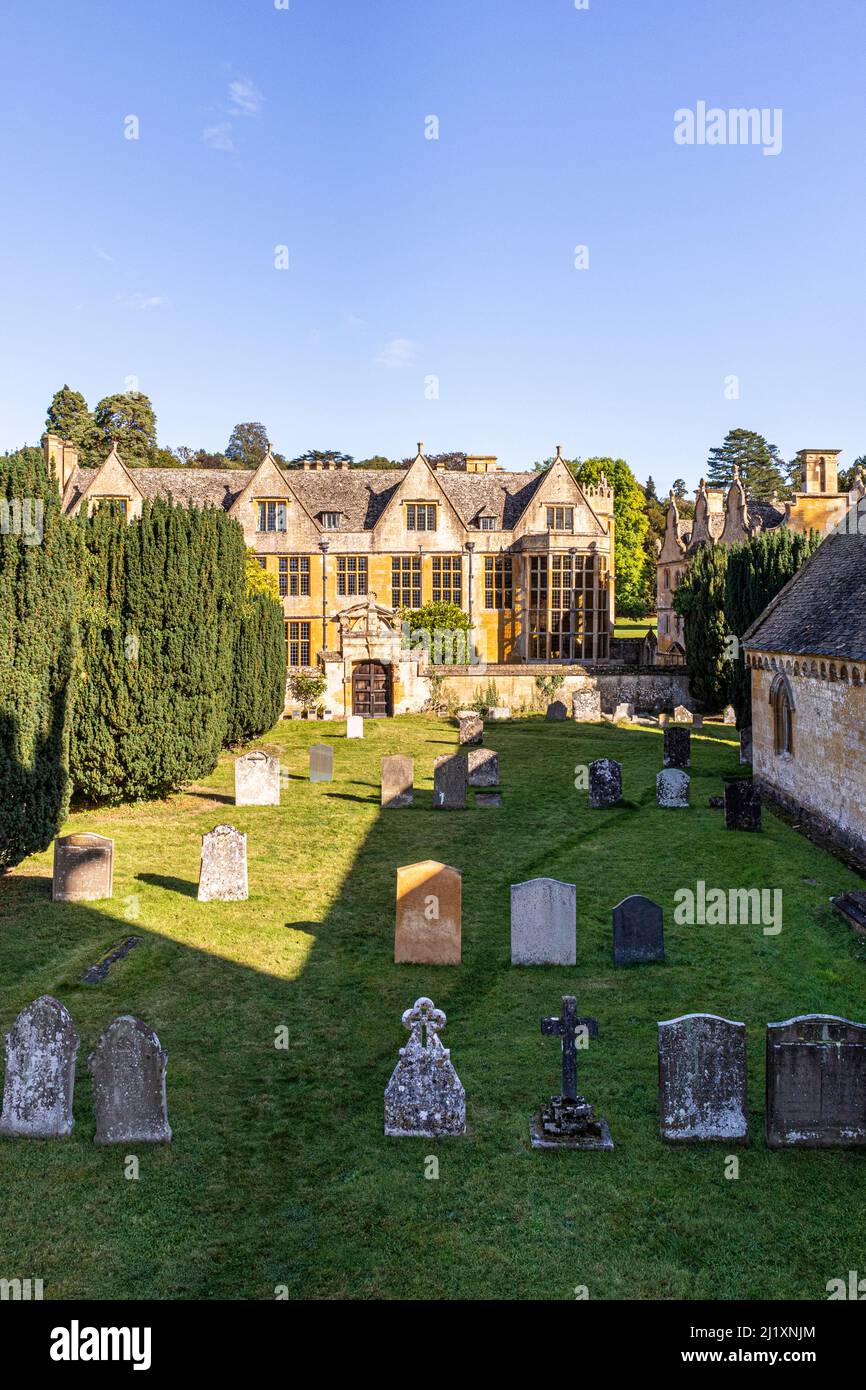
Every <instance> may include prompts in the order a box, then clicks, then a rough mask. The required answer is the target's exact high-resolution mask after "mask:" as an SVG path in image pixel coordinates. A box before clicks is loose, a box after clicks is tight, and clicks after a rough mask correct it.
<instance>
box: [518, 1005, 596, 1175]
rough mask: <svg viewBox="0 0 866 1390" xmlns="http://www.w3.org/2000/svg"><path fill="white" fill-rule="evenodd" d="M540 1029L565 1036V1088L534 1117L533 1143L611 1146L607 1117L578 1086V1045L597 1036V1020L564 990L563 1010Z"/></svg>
mask: <svg viewBox="0 0 866 1390" xmlns="http://www.w3.org/2000/svg"><path fill="white" fill-rule="evenodd" d="M541 1031H542V1033H543V1034H544V1035H545V1036H546V1037H556V1038H561V1040H562V1043H561V1046H562V1091H561V1092H560V1094H559V1095H558V1096H551V1097H550V1100H549V1101H548V1102H547V1104H546V1105H543V1106H542V1107H541V1110H540V1111H539V1112H538V1114H537V1115H535V1116H534V1117H533V1119H532V1121H531V1123H530V1126H529V1138H530V1142H531V1144H532V1147H533V1148H534V1149H602V1150H610V1149H612V1148H613V1141H612V1139H611V1137H610V1130H609V1129H608V1127H607V1120H605V1119H603V1118H602V1117H601V1116H599V1117H598V1118H597V1119H596V1117H595V1114H594V1111H593V1107H592V1106H591V1105H590V1103H589V1101H588V1100H587V1099H586V1097H585V1096H581V1095H579V1094H578V1090H577V1053H578V1048H582V1047H586V1046H587V1045H588V1043H589V1039H590V1038H591V1037H592V1038H597V1037H598V1023H597V1022H596V1020H595V1019H594V1018H581V1017H580V1016H579V1015H578V1012H577V1000H576V999H575V997H574V995H573V994H564V995H563V996H562V1013H561V1014H560V1016H559V1017H558V1018H543V1019H542V1020H541Z"/></svg>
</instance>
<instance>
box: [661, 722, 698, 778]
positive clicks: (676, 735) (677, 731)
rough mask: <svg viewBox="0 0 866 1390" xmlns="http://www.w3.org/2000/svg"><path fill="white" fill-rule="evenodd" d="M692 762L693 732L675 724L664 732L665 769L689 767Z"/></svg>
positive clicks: (663, 760)
mask: <svg viewBox="0 0 866 1390" xmlns="http://www.w3.org/2000/svg"><path fill="white" fill-rule="evenodd" d="M691 760H692V731H691V729H685V728H683V727H682V726H681V725H677V724H674V725H672V726H671V727H670V728H669V729H665V732H664V756H663V759H662V762H663V765H664V766H665V767H689V766H690V765H691Z"/></svg>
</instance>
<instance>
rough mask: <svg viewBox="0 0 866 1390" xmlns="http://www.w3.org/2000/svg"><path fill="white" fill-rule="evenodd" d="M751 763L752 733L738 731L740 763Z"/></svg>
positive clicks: (748, 730) (742, 730)
mask: <svg viewBox="0 0 866 1390" xmlns="http://www.w3.org/2000/svg"><path fill="white" fill-rule="evenodd" d="M751 761H752V731H751V729H741V730H740V762H741V763H750V762H751Z"/></svg>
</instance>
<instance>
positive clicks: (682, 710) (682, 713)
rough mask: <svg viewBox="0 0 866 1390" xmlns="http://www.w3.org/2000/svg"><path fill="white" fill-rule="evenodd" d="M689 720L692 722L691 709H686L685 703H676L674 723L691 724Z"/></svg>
mask: <svg viewBox="0 0 866 1390" xmlns="http://www.w3.org/2000/svg"><path fill="white" fill-rule="evenodd" d="M691 722H692V712H691V710H690V709H686V707H685V705H677V707H676V709H675V710H674V723H675V724H691Z"/></svg>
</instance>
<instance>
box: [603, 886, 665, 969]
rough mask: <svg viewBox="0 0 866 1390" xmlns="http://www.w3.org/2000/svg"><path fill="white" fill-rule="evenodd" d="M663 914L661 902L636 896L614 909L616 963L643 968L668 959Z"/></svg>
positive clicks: (625, 899)
mask: <svg viewBox="0 0 866 1390" xmlns="http://www.w3.org/2000/svg"><path fill="white" fill-rule="evenodd" d="M664 958H665V937H664V922H663V913H662V910H661V908H660V907H659V905H658V903H654V902H653V901H652V900H651V899H650V898H644V897H643V896H642V895H641V894H640V893H633V894H632V896H631V897H630V898H623V900H622V902H621V903H617V905H616V907H615V908H614V910H613V963H614V965H639V964H641V963H642V962H644V961H653V960H664Z"/></svg>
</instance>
